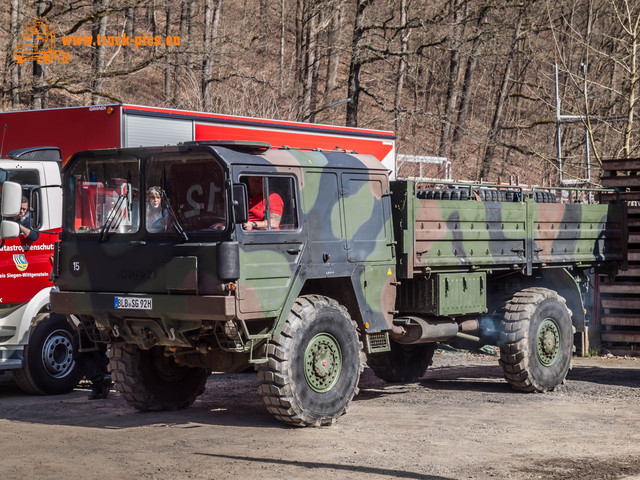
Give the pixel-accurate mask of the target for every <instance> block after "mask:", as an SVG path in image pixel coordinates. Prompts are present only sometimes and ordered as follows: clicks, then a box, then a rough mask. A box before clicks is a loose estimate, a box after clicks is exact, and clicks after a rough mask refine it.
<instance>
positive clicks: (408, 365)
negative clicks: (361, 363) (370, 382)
mask: <svg viewBox="0 0 640 480" xmlns="http://www.w3.org/2000/svg"><path fill="white" fill-rule="evenodd" d="M435 350H436V344H435V343H423V344H417V345H402V344H400V343H396V342H391V350H389V351H388V352H383V353H372V354H369V355H367V365H369V368H371V370H373V373H374V374H375V375H376V377H378V378H379V379H381V380H384V381H385V382H389V383H400V382H413V381H415V380H417V379H419V378H420V377H422V376H423V375H424V374H425V372H426V371H427V368H428V367H429V365H431V363H433V354H434V352H435Z"/></svg>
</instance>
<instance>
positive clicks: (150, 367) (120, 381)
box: [109, 343, 209, 412]
mask: <svg viewBox="0 0 640 480" xmlns="http://www.w3.org/2000/svg"><path fill="white" fill-rule="evenodd" d="M164 352H165V348H164V347H154V348H152V349H150V350H142V349H141V348H139V347H138V346H137V345H129V344H125V343H114V344H112V345H111V347H110V349H109V364H110V366H111V376H112V377H113V379H114V380H115V387H116V390H117V391H118V392H120V394H121V395H122V397H123V398H124V399H125V401H126V402H127V403H128V404H129V405H130V406H132V407H133V408H135V409H136V410H140V411H144V412H146V411H150V412H158V411H161V410H178V409H181V408H187V407H188V406H189V405H191V404H192V403H193V402H194V401H195V400H196V398H197V397H198V395H200V394H202V392H204V387H205V384H206V383H207V378H208V377H209V371H208V370H207V369H205V368H199V367H186V366H182V365H178V364H177V363H176V362H175V359H174V358H173V357H171V356H169V357H167V356H165V354H164Z"/></svg>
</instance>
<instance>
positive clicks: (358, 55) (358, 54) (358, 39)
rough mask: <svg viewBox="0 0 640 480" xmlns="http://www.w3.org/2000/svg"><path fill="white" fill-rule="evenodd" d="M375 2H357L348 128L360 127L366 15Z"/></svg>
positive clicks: (350, 75) (365, 0) (350, 72)
mask: <svg viewBox="0 0 640 480" xmlns="http://www.w3.org/2000/svg"><path fill="white" fill-rule="evenodd" d="M373 2H374V0H357V1H356V17H355V21H354V26H353V38H352V40H351V61H350V63H349V80H348V93H347V96H348V97H349V99H350V100H349V101H348V102H347V118H346V124H347V126H348V127H357V126H358V108H359V106H360V92H362V85H361V84H360V73H361V72H362V66H363V65H364V64H365V60H366V59H365V53H364V32H365V21H364V15H365V12H366V10H367V8H368V7H370V6H371V5H372V4H373Z"/></svg>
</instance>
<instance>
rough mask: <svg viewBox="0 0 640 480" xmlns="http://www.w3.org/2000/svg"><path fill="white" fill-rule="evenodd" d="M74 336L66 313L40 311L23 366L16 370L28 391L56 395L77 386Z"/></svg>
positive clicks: (32, 330) (23, 388) (25, 352)
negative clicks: (64, 314)
mask: <svg viewBox="0 0 640 480" xmlns="http://www.w3.org/2000/svg"><path fill="white" fill-rule="evenodd" d="M74 335H77V334H76V333H75V332H74V330H73V329H72V328H71V325H69V323H68V322H67V319H66V317H65V316H63V315H57V314H55V313H41V314H39V315H38V316H37V317H36V318H35V320H34V321H33V324H32V326H31V332H30V333H29V343H28V344H27V346H26V347H25V348H24V362H23V367H22V368H20V369H18V370H14V371H13V378H14V379H15V381H16V383H17V384H18V386H19V387H20V388H21V389H22V390H23V391H24V392H25V393H31V394H35V395H57V394H61V393H69V392H70V391H71V390H73V389H74V388H75V386H76V385H77V384H78V382H79V381H80V371H79V368H78V365H77V364H76V362H75V361H74V360H73V337H74Z"/></svg>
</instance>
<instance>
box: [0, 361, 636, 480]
mask: <svg viewBox="0 0 640 480" xmlns="http://www.w3.org/2000/svg"><path fill="white" fill-rule="evenodd" d="M3 377H5V378H6V377H8V375H2V376H0V379H1V378H3ZM256 389H257V376H256V374H255V373H247V374H235V375H227V374H214V375H212V376H211V377H210V379H209V381H208V383H207V390H206V392H205V393H204V394H203V395H202V396H201V397H199V398H198V400H196V402H195V404H194V405H193V406H192V407H190V408H188V409H186V410H181V411H176V412H160V413H138V412H135V411H134V410H132V409H130V408H129V407H128V406H127V405H126V404H125V402H124V401H123V400H122V399H121V397H120V396H119V395H118V394H117V393H116V392H115V391H113V392H112V394H111V395H110V397H109V398H108V399H106V400H96V401H88V400H87V398H86V397H87V394H88V391H87V390H86V389H77V390H75V391H74V392H72V393H70V394H68V395H60V396H54V397H36V396H28V395H24V394H22V393H21V392H20V391H19V390H18V389H17V387H15V386H14V385H13V384H12V383H11V382H10V381H6V380H5V381H4V382H0V432H2V438H3V440H4V441H3V446H2V453H0V478H2V479H3V480H10V479H21V480H23V479H25V478H46V479H49V478H50V479H54V478H55V479H65V480H76V479H78V480H80V479H83V480H85V479H92V478H96V479H98V478H99V479H111V478H114V479H115V478H117V479H141V478H142V479H163V480H164V479H167V480H168V479H172V480H175V479H183V478H184V479H227V478H246V479H252V478H261V479H289V478H296V479H299V480H306V479H323V480H324V479H326V478H327V477H331V478H346V479H356V478H357V479H362V478H367V479H391V478H400V479H437V480H440V479H502V478H505V479H589V480H593V479H632V478H636V479H640V360H638V359H635V358H618V357H610V358H606V357H604V358H603V357H599V358H586V359H585V358H576V359H574V367H573V370H572V371H571V373H570V375H569V379H568V380H567V383H566V384H565V385H563V386H562V387H560V388H559V389H558V390H557V391H555V392H551V393H547V394H522V393H518V392H516V391H514V390H512V389H511V388H510V387H509V385H508V384H507V383H506V382H505V381H504V380H503V379H502V372H501V369H500V367H499V366H498V363H497V359H496V358H495V357H491V356H484V355H472V354H454V353H448V352H438V353H436V355H435V358H434V365H433V367H430V368H429V370H428V371H427V374H426V375H425V376H424V377H423V378H422V379H421V380H420V381H418V382H415V383H410V384H403V385H389V384H386V383H384V382H382V381H380V380H378V379H377V378H376V377H375V376H374V375H373V373H372V372H371V370H369V369H365V371H364V373H363V375H362V377H361V381H360V394H359V395H358V396H357V397H356V398H355V399H354V401H353V403H352V405H351V408H350V411H349V412H348V413H347V414H346V415H345V416H343V417H342V418H341V419H340V420H339V421H338V422H337V423H336V424H335V425H333V426H331V427H322V428H305V429H298V428H290V427H287V426H284V425H282V424H280V423H278V422H277V421H275V420H274V419H273V418H272V417H271V416H270V415H269V414H268V413H267V412H266V410H265V409H264V407H263V404H262V400H261V398H260V396H259V395H258V394H257V392H256Z"/></svg>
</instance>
